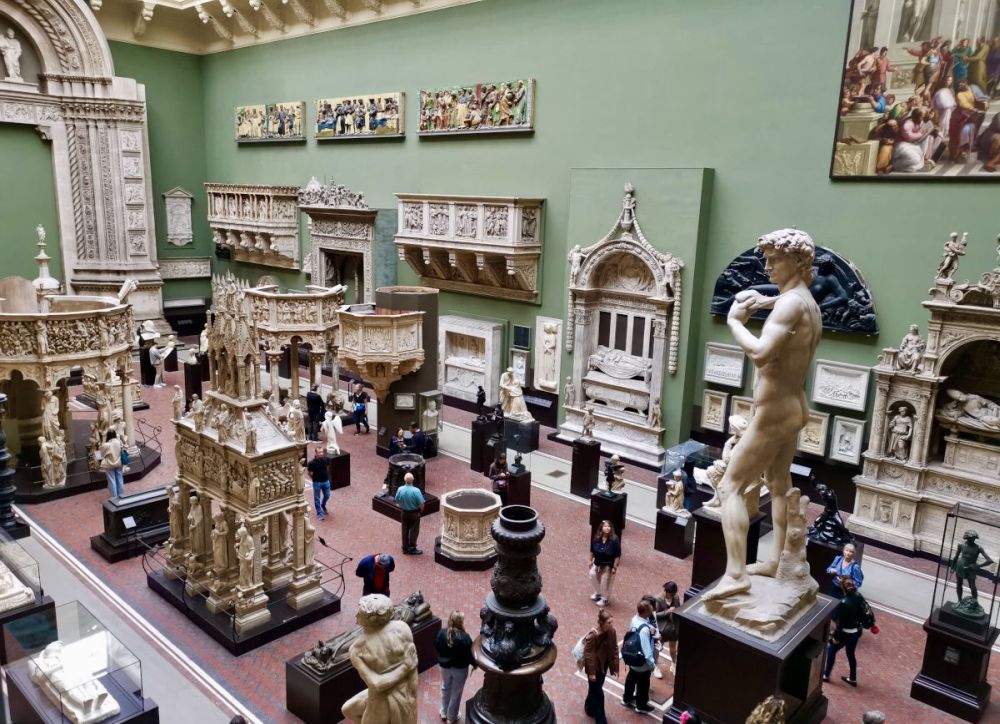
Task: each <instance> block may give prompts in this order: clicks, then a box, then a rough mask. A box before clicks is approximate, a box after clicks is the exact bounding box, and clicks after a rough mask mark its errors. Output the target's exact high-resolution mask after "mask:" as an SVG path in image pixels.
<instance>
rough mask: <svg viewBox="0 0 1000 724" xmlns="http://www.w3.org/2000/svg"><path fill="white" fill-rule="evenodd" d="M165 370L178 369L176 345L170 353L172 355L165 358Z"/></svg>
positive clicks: (172, 370)
mask: <svg viewBox="0 0 1000 724" xmlns="http://www.w3.org/2000/svg"><path fill="white" fill-rule="evenodd" d="M163 371H164V372H176V371H177V348H176V347H174V350H173V351H172V352H171V353H170V355H169V356H168V357H167V358H166V359H165V360H163Z"/></svg>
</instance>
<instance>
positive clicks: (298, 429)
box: [288, 400, 306, 442]
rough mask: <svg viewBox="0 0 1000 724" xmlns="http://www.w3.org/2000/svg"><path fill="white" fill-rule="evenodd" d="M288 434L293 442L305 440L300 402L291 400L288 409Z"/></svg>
mask: <svg viewBox="0 0 1000 724" xmlns="http://www.w3.org/2000/svg"><path fill="white" fill-rule="evenodd" d="M288 434H289V435H291V436H292V439H293V440H295V442H305V441H306V421H305V417H304V416H303V415H302V403H301V402H299V401H298V400H293V401H292V404H291V405H290V406H289V409H288Z"/></svg>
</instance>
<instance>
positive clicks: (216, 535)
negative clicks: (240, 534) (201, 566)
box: [212, 510, 229, 574]
mask: <svg viewBox="0 0 1000 724" xmlns="http://www.w3.org/2000/svg"><path fill="white" fill-rule="evenodd" d="M212 520H213V521H214V522H215V527H214V528H213V529H212V562H213V563H214V564H215V570H216V572H217V573H220V574H221V573H222V572H223V571H225V570H227V569H228V568H229V546H228V542H229V541H228V538H229V524H228V523H226V515H225V513H223V512H222V511H221V510H220V511H219V512H218V513H216V514H215V515H213V516H212Z"/></svg>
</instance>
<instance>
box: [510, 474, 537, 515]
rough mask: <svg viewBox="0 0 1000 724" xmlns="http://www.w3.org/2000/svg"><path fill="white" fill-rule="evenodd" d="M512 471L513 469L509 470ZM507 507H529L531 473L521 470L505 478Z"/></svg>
mask: <svg viewBox="0 0 1000 724" xmlns="http://www.w3.org/2000/svg"><path fill="white" fill-rule="evenodd" d="M511 469H512V470H513V468H511ZM507 505H526V506H528V507H529V508H530V507H531V471H530V470H521V471H520V472H517V473H511V475H510V477H509V478H507Z"/></svg>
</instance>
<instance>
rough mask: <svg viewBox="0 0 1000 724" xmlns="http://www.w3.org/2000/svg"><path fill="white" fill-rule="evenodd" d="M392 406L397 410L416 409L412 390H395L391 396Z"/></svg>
mask: <svg viewBox="0 0 1000 724" xmlns="http://www.w3.org/2000/svg"><path fill="white" fill-rule="evenodd" d="M392 406H393V407H394V408H396V409H397V410H416V409H417V396H416V395H415V394H413V393H412V392H397V393H396V394H395V396H394V397H393V400H392Z"/></svg>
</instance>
